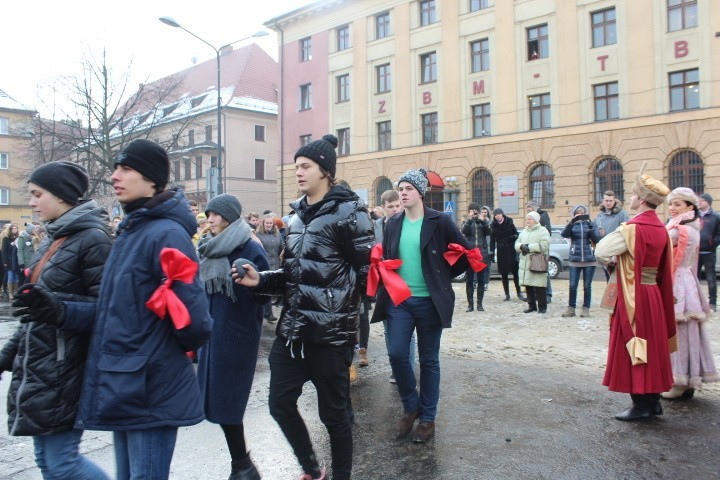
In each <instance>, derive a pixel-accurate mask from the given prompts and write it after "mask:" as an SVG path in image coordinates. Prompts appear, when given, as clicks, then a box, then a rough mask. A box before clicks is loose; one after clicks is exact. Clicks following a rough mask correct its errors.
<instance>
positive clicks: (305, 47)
mask: <svg viewBox="0 0 720 480" xmlns="http://www.w3.org/2000/svg"><path fill="white" fill-rule="evenodd" d="M310 60H312V41H311V38H310V37H305V38H303V39H301V40H300V61H301V62H309V61H310Z"/></svg>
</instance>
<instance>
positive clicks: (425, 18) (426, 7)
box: [420, 0, 437, 27]
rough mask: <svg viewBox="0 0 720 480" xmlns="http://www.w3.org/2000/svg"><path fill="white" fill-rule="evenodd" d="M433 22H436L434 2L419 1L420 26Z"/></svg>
mask: <svg viewBox="0 0 720 480" xmlns="http://www.w3.org/2000/svg"><path fill="white" fill-rule="evenodd" d="M435 22H437V10H435V0H420V26H421V27H424V26H425V25H430V24H431V23H435Z"/></svg>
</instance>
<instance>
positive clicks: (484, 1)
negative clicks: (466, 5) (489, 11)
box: [470, 0, 490, 12]
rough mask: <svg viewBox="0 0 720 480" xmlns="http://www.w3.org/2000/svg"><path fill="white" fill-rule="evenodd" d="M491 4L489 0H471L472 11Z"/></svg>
mask: <svg viewBox="0 0 720 480" xmlns="http://www.w3.org/2000/svg"><path fill="white" fill-rule="evenodd" d="M489 6H490V2H489V0H470V11H471V12H477V11H478V10H482V9H483V8H488V7H489Z"/></svg>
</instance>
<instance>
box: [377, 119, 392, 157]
mask: <svg viewBox="0 0 720 480" xmlns="http://www.w3.org/2000/svg"><path fill="white" fill-rule="evenodd" d="M391 133H392V131H391V129H390V121H387V122H378V124H377V135H378V150H390V148H392V144H391Z"/></svg>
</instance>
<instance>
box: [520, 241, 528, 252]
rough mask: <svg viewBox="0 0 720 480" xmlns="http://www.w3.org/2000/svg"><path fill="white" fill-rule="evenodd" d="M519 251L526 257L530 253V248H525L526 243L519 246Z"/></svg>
mask: <svg viewBox="0 0 720 480" xmlns="http://www.w3.org/2000/svg"><path fill="white" fill-rule="evenodd" d="M520 251H521V252H522V254H523V255H527V254H528V253H530V248H529V247H528V246H527V243H523V244H522V245H520Z"/></svg>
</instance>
